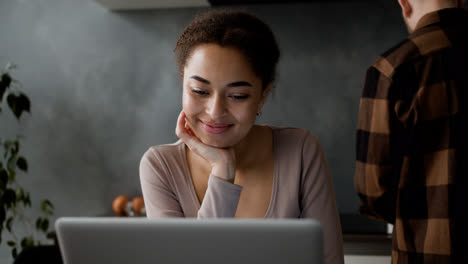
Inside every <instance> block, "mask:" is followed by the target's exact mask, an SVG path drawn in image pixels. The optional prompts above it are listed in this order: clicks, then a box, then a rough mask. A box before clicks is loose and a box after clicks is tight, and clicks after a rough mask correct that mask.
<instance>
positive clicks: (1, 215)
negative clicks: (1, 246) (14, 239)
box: [0, 206, 6, 227]
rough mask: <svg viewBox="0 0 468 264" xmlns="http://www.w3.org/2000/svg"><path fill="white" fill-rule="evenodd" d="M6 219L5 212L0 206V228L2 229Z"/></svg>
mask: <svg viewBox="0 0 468 264" xmlns="http://www.w3.org/2000/svg"><path fill="white" fill-rule="evenodd" d="M5 219H6V211H5V208H4V207H3V206H0V227H3V222H5Z"/></svg>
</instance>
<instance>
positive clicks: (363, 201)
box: [354, 59, 398, 223]
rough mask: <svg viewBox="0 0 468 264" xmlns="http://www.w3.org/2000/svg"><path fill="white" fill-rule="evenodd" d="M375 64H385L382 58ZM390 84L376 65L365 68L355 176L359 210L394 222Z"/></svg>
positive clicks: (394, 147) (377, 218) (392, 112)
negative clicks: (366, 69)
mask: <svg viewBox="0 0 468 264" xmlns="http://www.w3.org/2000/svg"><path fill="white" fill-rule="evenodd" d="M376 65H377V67H379V65H380V67H384V65H385V60H384V59H382V60H381V61H380V63H379V61H378V62H377V64H376ZM392 85H393V84H392V80H391V79H389V78H388V76H385V75H384V74H383V73H382V72H380V71H379V70H378V69H377V68H376V67H370V68H369V69H368V71H367V75H366V80H365V85H364V89H363V94H362V97H361V100H360V106H359V118H358V130H357V139H356V154H357V161H356V171H355V176H354V185H355V188H356V191H357V193H358V195H359V198H360V207H359V211H360V213H361V214H363V215H367V216H370V217H372V218H374V219H376V220H383V221H387V222H390V223H393V222H394V221H395V207H396V191H397V183H396V182H397V180H398V179H396V178H395V177H396V176H395V175H396V173H394V170H398V168H395V167H393V166H392V159H393V160H394V159H395V157H396V153H395V149H396V147H397V145H396V142H395V141H394V140H393V139H394V137H395V135H396V134H395V132H396V131H395V129H394V125H393V124H394V123H395V119H396V118H395V113H394V111H393V109H394V107H395V103H394V101H395V100H394V99H393V98H392V95H391V93H390V88H391V86H392ZM397 158H398V157H397Z"/></svg>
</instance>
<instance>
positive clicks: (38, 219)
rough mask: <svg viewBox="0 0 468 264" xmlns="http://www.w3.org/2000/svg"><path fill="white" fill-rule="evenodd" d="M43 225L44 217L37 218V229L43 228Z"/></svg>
mask: <svg viewBox="0 0 468 264" xmlns="http://www.w3.org/2000/svg"><path fill="white" fill-rule="evenodd" d="M41 227H42V218H40V217H39V218H37V220H36V229H37V230H41Z"/></svg>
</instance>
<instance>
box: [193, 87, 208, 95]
mask: <svg viewBox="0 0 468 264" xmlns="http://www.w3.org/2000/svg"><path fill="white" fill-rule="evenodd" d="M192 92H193V93H196V94H197V95H201V96H205V95H208V92H207V91H203V90H199V89H192Z"/></svg>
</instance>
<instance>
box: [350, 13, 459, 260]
mask: <svg viewBox="0 0 468 264" xmlns="http://www.w3.org/2000/svg"><path fill="white" fill-rule="evenodd" d="M467 54H468V10H465V9H462V8H452V9H442V10H439V11H436V12H432V13H429V14H426V15H425V16H423V17H422V18H421V20H420V21H419V22H418V24H417V26H416V29H415V31H414V32H413V33H412V34H411V35H410V36H409V37H408V39H406V40H404V41H403V42H401V43H399V44H398V45H396V46H395V47H394V48H392V49H390V50H389V51H387V52H386V53H384V54H383V55H382V56H381V57H379V58H378V59H377V60H376V62H375V63H374V64H373V65H372V66H371V67H370V68H369V69H368V70H367V75H366V81H365V85H364V89H363V94H362V97H361V101H360V108H359V120H358V131H357V163H356V174H355V179H354V183H355V188H356V190H357V192H358V195H359V197H360V213H361V214H364V215H367V216H369V217H371V218H374V219H377V220H383V221H386V222H390V223H393V224H394V231H393V249H392V262H393V263H450V262H455V260H454V252H455V250H454V249H455V244H456V243H455V221H454V219H455V218H454V204H455V200H454V199H455V188H456V185H455V183H456V182H457V177H458V181H460V177H462V176H461V174H462V173H461V166H462V165H461V163H462V162H460V161H461V157H460V156H462V155H460V152H461V151H462V150H461V147H460V145H461V144H460V142H461V140H462V136H461V135H460V134H461V132H460V126H461V125H462V121H461V119H462V116H463V114H462V113H463V112H462V110H461V109H462V108H463V107H464V106H463V101H462V99H461V98H462V94H463V89H462V87H463V86H464V87H465V88H464V89H465V90H466V89H467V88H466V86H467V83H468V67H467V65H468V55H467ZM464 137H466V135H465V136H464ZM457 160H458V161H459V162H457ZM457 166H458V167H457ZM466 202H468V201H466ZM465 208H466V207H465ZM459 230H460V229H459Z"/></svg>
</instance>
